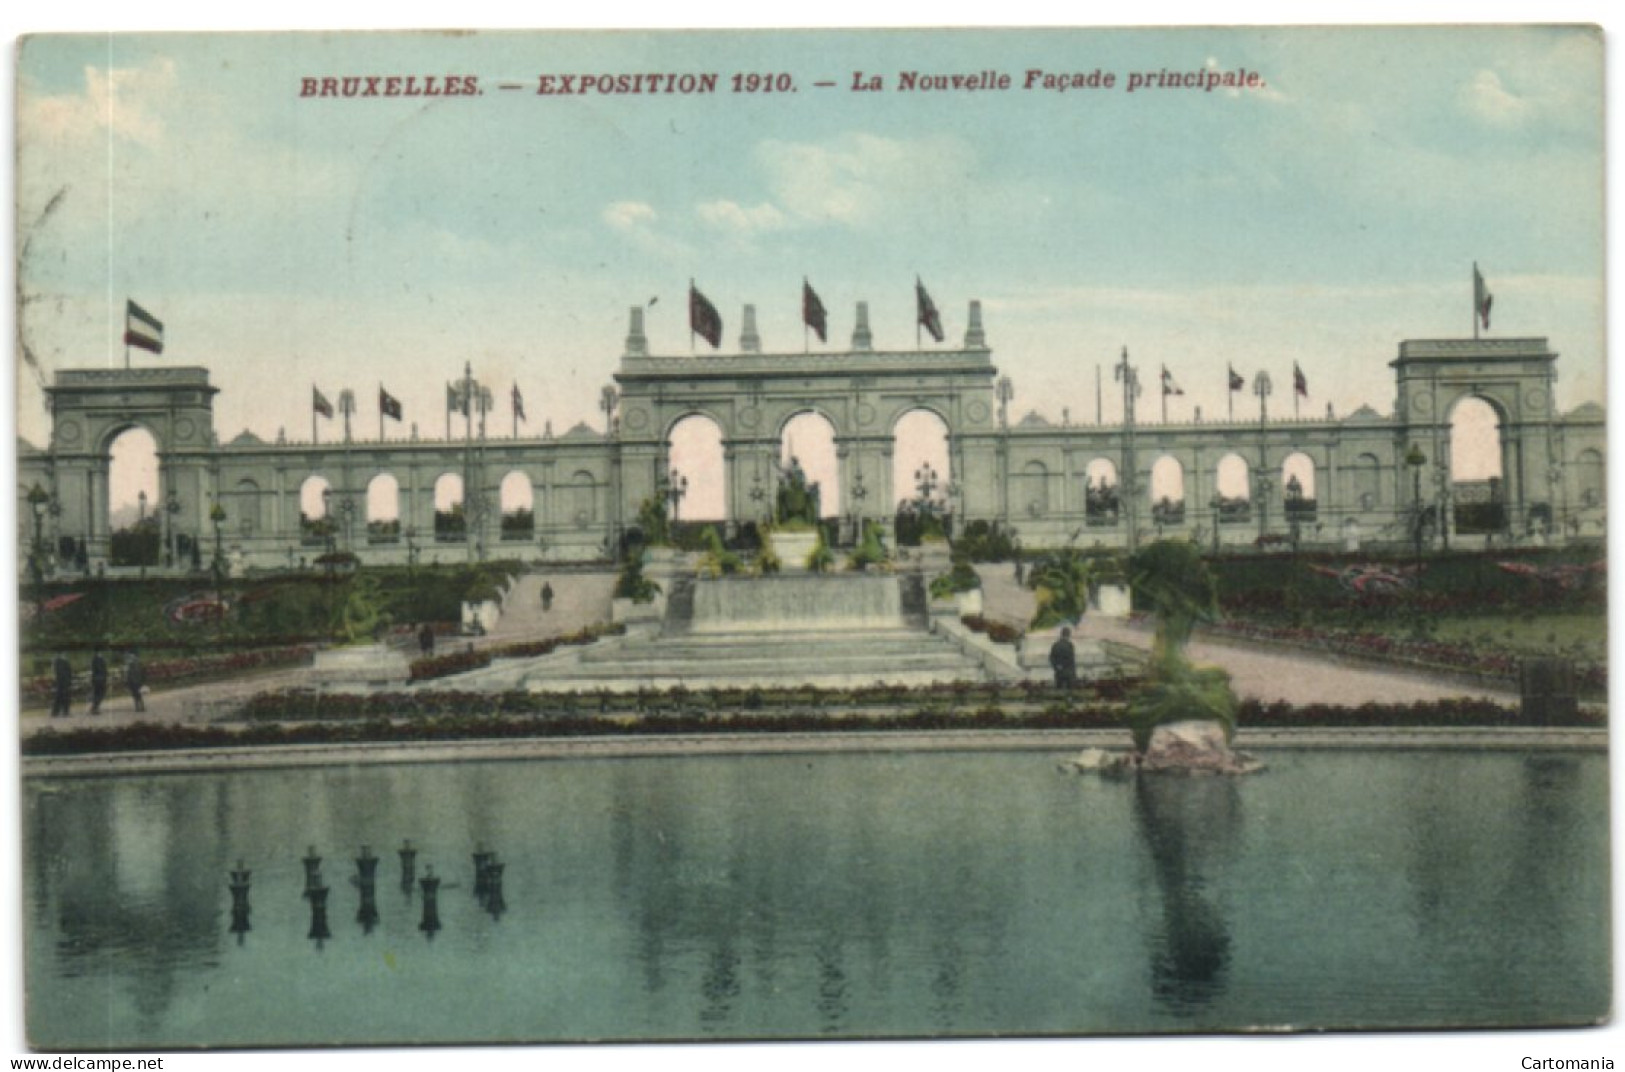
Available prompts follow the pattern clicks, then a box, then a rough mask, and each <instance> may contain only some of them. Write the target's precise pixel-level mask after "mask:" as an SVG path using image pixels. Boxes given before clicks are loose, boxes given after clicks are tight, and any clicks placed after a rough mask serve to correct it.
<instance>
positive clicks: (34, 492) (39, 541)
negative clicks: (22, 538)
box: [28, 482, 51, 612]
mask: <svg viewBox="0 0 1625 1072" xmlns="http://www.w3.org/2000/svg"><path fill="white" fill-rule="evenodd" d="M50 501H51V493H50V492H48V491H46V490H45V489H44V488H42V487H40V486H39V484H38V483H37V482H36V483H35V484H34V486H33V487H31V488H29V489H28V508H29V510H31V511H32V512H33V514H34V546H33V548H32V549H31V550H30V551H29V552H28V572H29V574H30V575H31V579H32V580H33V582H34V609H35V611H36V612H38V611H39V609H40V608H41V607H42V606H43V605H44V603H45V538H44V536H42V535H41V527H42V526H43V525H44V524H45V508H46V506H47V505H48V504H49V503H50Z"/></svg>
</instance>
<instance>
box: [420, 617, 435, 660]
mask: <svg viewBox="0 0 1625 1072" xmlns="http://www.w3.org/2000/svg"><path fill="white" fill-rule="evenodd" d="M418 652H419V654H421V655H422V656H423V657H424V658H428V657H429V656H430V655H433V654H434V629H433V628H432V627H431V626H430V625H429V623H428V622H424V623H423V628H422V629H419V630H418Z"/></svg>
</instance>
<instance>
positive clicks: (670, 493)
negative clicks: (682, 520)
mask: <svg viewBox="0 0 1625 1072" xmlns="http://www.w3.org/2000/svg"><path fill="white" fill-rule="evenodd" d="M687 494H688V477H686V476H684V475H683V474H682V473H679V472H678V471H677V470H676V469H673V470H672V471H671V475H670V476H669V477H667V479H666V498H668V499H670V500H671V519H672V521H673V522H674V523H675V522H676V521H677V520H678V517H679V515H680V513H681V511H682V505H683V496H685V495H687Z"/></svg>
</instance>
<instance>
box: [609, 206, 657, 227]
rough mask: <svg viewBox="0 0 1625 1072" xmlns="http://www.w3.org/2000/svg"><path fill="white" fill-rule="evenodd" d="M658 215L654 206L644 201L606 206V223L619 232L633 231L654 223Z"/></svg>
mask: <svg viewBox="0 0 1625 1072" xmlns="http://www.w3.org/2000/svg"><path fill="white" fill-rule="evenodd" d="M656 215H657V214H656V212H655V210H654V206H653V205H650V204H648V203H647V202H644V201H612V202H610V203H609V204H608V205H605V206H604V222H605V223H607V224H609V225H610V226H611V227H613V228H615V230H617V231H632V230H634V229H636V228H637V227H639V226H641V225H643V224H646V223H653V222H654V220H655V219H656Z"/></svg>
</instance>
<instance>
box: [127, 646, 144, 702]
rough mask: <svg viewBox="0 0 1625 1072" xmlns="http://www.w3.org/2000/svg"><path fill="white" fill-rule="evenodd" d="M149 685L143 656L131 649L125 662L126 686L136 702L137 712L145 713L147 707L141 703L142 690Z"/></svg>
mask: <svg viewBox="0 0 1625 1072" xmlns="http://www.w3.org/2000/svg"><path fill="white" fill-rule="evenodd" d="M146 683H147V670H146V668H145V667H144V666H142V665H141V656H140V655H139V654H137V653H136V651H135V650H134V649H131V651H130V655H129V658H127V659H125V661H124V685H125V687H126V688H128V689H129V690H130V698H131V699H133V700H134V701H135V709H136V710H137V711H145V710H146V709H147V705H146V704H144V703H142V702H141V689H142V687H143V686H144V685H146Z"/></svg>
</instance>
